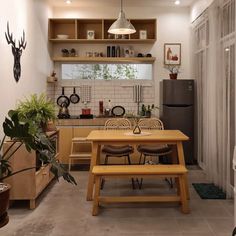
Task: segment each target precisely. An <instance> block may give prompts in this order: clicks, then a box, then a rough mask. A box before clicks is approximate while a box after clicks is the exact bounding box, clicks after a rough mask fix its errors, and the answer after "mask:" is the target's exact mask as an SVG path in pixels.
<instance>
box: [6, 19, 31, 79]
mask: <svg viewBox="0 0 236 236" xmlns="http://www.w3.org/2000/svg"><path fill="white" fill-rule="evenodd" d="M5 36H6V40H7V43H8V44H10V45H11V48H12V54H13V56H14V66H13V73H14V78H15V80H16V82H18V81H19V79H20V76H21V65H20V58H21V55H22V51H23V49H25V48H26V44H27V43H26V41H25V31H24V30H23V37H21V39H20V40H19V41H18V42H19V45H18V47H16V40H15V39H14V40H13V34H12V33H11V34H10V31H9V23H8V22H7V32H5Z"/></svg>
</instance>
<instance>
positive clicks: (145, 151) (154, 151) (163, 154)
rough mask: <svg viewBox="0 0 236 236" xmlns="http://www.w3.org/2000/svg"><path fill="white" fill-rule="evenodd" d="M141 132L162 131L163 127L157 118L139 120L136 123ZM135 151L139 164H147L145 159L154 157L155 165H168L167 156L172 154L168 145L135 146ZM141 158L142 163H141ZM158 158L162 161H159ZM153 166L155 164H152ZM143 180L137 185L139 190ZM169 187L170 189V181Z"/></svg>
mask: <svg viewBox="0 0 236 236" xmlns="http://www.w3.org/2000/svg"><path fill="white" fill-rule="evenodd" d="M138 125H139V127H140V128H141V130H144V129H146V130H152V129H155V130H163V129H164V125H163V123H162V121H161V120H159V119H157V118H146V119H140V120H139V122H138ZM137 150H138V152H139V153H140V158H139V164H149V163H146V158H147V157H156V158H157V160H156V164H158V163H160V162H161V163H162V164H164V163H168V160H167V156H168V155H169V154H170V153H171V152H172V150H171V148H170V147H169V146H168V145H151V144H140V145H138V146H137ZM142 158H143V161H142ZM160 158H161V159H162V160H160ZM152 164H155V163H152ZM142 182H143V179H141V182H140V183H139V188H141V187H142ZM168 182H169V181H168ZM170 185H171V187H172V180H171V181H170Z"/></svg>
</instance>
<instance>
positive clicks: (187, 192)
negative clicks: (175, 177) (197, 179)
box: [184, 174, 190, 200]
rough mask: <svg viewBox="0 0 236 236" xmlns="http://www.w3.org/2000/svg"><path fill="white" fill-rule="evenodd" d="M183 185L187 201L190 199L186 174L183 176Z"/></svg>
mask: <svg viewBox="0 0 236 236" xmlns="http://www.w3.org/2000/svg"><path fill="white" fill-rule="evenodd" d="M184 183H185V188H186V194H187V199H188V200H189V199H190V194H189V186H188V176H187V174H185V175H184Z"/></svg>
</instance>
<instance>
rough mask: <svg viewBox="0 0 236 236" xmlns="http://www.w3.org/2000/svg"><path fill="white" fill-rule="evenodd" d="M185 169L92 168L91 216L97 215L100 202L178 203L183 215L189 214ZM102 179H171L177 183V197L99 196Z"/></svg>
mask: <svg viewBox="0 0 236 236" xmlns="http://www.w3.org/2000/svg"><path fill="white" fill-rule="evenodd" d="M187 172H188V171H187V169H186V167H185V166H183V165H129V166H128V165H122V166H120V165H114V166H109V165H107V166H94V167H93V170H92V173H93V175H94V177H95V192H94V202H93V215H97V214H98V206H99V203H101V202H106V203H116V202H180V203H181V210H182V212H183V213H189V206H188V201H187V189H186V186H187V184H186V174H187ZM104 177H109V178H110V177H119V178H127V177H145V178H146V177H152V178H153V177H154V178H155V177H164V178H165V177H173V178H176V182H177V195H161V196H158V195H155V196H100V185H101V179H102V178H104Z"/></svg>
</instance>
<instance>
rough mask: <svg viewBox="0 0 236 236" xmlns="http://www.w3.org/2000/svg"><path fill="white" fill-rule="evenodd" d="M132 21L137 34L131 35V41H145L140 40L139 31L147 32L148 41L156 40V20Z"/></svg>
mask: <svg viewBox="0 0 236 236" xmlns="http://www.w3.org/2000/svg"><path fill="white" fill-rule="evenodd" d="M130 21H131V23H132V24H133V26H134V28H135V29H136V33H134V34H131V35H130V38H131V39H139V40H145V39H140V37H139V31H140V30H146V31H147V40H148V39H153V40H156V19H145V20H144V19H143V20H141V19H137V20H130Z"/></svg>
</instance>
